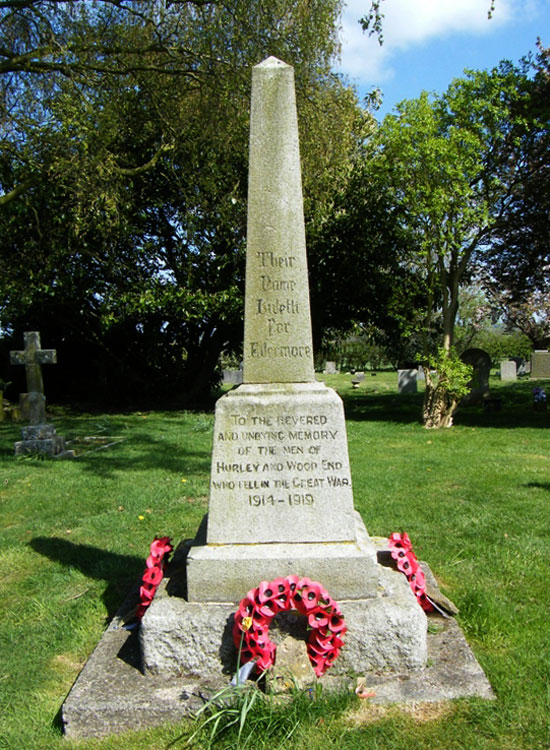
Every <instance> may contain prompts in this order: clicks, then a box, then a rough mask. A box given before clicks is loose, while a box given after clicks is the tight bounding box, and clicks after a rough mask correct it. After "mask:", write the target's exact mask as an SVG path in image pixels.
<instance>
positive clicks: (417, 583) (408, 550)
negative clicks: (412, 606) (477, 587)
mask: <svg viewBox="0 0 550 750" xmlns="http://www.w3.org/2000/svg"><path fill="white" fill-rule="evenodd" d="M388 542H389V547H390V553H391V556H392V557H393V559H394V560H395V562H396V563H397V569H398V570H400V571H401V572H402V573H404V574H405V575H406V576H407V580H408V581H409V585H410V587H411V589H412V591H413V594H414V595H415V596H416V599H417V601H418V603H419V604H420V606H421V607H422V609H423V610H424V611H425V612H432V611H433V609H434V606H433V602H432V601H431V600H430V599H429V598H428V596H427V595H426V578H425V576H424V573H423V571H422V568H421V567H420V563H419V562H418V559H417V557H416V555H415V554H414V552H413V549H412V542H411V540H410V537H409V535H408V534H407V532H406V531H404V532H403V533H402V534H399V532H397V531H395V532H394V533H393V534H390V536H389V538H388ZM439 611H441V610H439Z"/></svg>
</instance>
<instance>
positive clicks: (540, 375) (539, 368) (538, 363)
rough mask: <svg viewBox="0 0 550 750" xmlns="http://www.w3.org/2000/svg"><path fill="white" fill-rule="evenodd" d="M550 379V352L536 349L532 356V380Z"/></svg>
mask: <svg viewBox="0 0 550 750" xmlns="http://www.w3.org/2000/svg"><path fill="white" fill-rule="evenodd" d="M546 378H550V352H548V351H547V350H546V349H535V351H534V352H533V353H532V354H531V380H545V379H546Z"/></svg>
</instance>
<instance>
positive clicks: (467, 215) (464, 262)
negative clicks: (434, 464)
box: [369, 63, 525, 427]
mask: <svg viewBox="0 0 550 750" xmlns="http://www.w3.org/2000/svg"><path fill="white" fill-rule="evenodd" d="M524 82H525V71H524V70H523V69H520V68H517V67H515V66H513V65H512V64H510V63H501V64H500V66H499V67H498V68H496V69H494V70H492V71H490V72H487V71H478V72H470V73H468V74H467V77H466V78H464V79H458V80H455V81H453V82H452V84H451V85H450V86H449V88H448V90H447V91H446V93H445V94H444V95H442V96H441V97H437V98H435V99H433V100H430V98H429V97H428V95H427V94H426V93H424V94H422V95H421V96H420V98H419V99H416V100H411V101H406V102H403V103H402V104H401V105H399V106H398V108H397V109H398V114H397V115H389V116H387V117H386V118H385V120H384V122H383V124H382V125H381V127H380V130H379V132H378V134H377V137H376V138H375V139H374V142H373V149H372V154H371V155H370V157H369V171H370V173H372V175H373V176H374V179H375V180H376V181H377V182H379V183H380V184H387V185H388V186H389V189H390V190H391V193H392V203H393V205H395V206H396V207H399V212H400V214H401V216H402V219H401V221H402V223H403V228H404V231H406V232H407V233H408V234H409V236H410V239H411V252H410V253H408V254H407V255H405V256H404V258H403V261H402V262H403V263H404V264H408V265H410V266H412V267H414V268H415V269H417V270H421V272H422V275H423V278H424V281H425V284H426V289H427V299H428V303H427V305H426V307H425V309H424V318H423V321H422V324H421V329H422V331H423V332H424V338H425V343H424V347H423V349H424V350H423V356H424V359H425V364H426V365H427V366H426V371H427V378H426V397H425V404H424V415H423V419H424V424H425V426H427V427H439V426H444V425H450V424H452V416H453V413H454V411H455V410H456V407H457V405H458V403H459V396H460V390H461V386H460V383H461V382H462V379H463V377H464V373H462V368H461V365H460V363H459V360H458V358H457V357H456V354H455V353H454V349H453V336H454V329H455V322H456V318H457V313H458V305H459V290H460V285H461V284H463V283H465V282H468V281H469V280H470V279H471V278H472V277H473V275H474V273H475V271H476V270H477V269H478V268H479V265H480V263H481V261H482V259H483V257H484V255H485V252H486V249H487V244H488V241H489V238H490V236H491V232H492V231H493V229H494V227H495V225H496V224H497V223H498V221H499V219H500V217H501V216H503V215H505V213H506V211H507V209H508V206H509V204H510V202H511V200H512V196H513V194H514V188H515V185H516V182H517V180H518V177H519V176H518V170H517V166H516V162H515V159H516V156H517V150H516V143H517V140H516V135H517V132H518V130H519V128H520V123H521V122H524V121H523V120H520V117H518V116H517V115H516V116H515V117H514V112H517V108H516V109H514V104H515V103H516V102H517V101H518V100H519V99H521V97H522V96H523V91H524ZM435 323H439V324H440V326H441V331H442V333H441V339H440V350H438V351H437V352H434V351H433V350H432V351H431V352H430V349H429V340H428V334H429V332H430V331H432V330H433V327H434V324H435ZM430 364H431V365H435V364H437V365H438V366H439V368H440V371H443V370H444V372H445V376H444V378H443V380H442V379H441V378H440V381H439V383H436V382H433V381H432V378H431V375H430ZM453 372H455V373H456V377H457V385H456V387H455V386H454V385H453V383H452V373H453ZM461 373H462V374H461Z"/></svg>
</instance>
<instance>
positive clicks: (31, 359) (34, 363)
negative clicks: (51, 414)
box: [10, 331, 74, 458]
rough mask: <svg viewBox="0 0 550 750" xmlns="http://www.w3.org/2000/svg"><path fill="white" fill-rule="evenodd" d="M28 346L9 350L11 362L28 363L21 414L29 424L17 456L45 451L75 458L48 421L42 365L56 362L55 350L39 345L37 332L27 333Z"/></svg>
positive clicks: (16, 447)
mask: <svg viewBox="0 0 550 750" xmlns="http://www.w3.org/2000/svg"><path fill="white" fill-rule="evenodd" d="M24 341H25V349H24V350H23V351H16V352H10V362H11V364H12V365H25V371H26V377H27V388H28V393H22V394H21V401H20V403H21V414H22V415H25V417H26V418H27V419H28V420H29V422H30V426H29V427H24V428H23V431H22V432H23V440H21V441H19V442H17V443H15V455H16V456H22V455H25V454H33V453H44V454H46V455H49V456H57V457H60V456H63V457H71V458H72V457H74V452H72V451H66V450H65V441H64V439H63V438H62V437H61V436H60V435H56V434H55V429H54V428H53V426H52V425H49V424H46V399H45V396H44V383H43V381H42V371H41V369H40V365H43V364H55V363H56V361H57V358H56V356H57V355H56V352H55V349H41V348H40V334H39V333H38V331H27V332H26V333H25V334H24Z"/></svg>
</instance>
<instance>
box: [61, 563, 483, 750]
mask: <svg viewBox="0 0 550 750" xmlns="http://www.w3.org/2000/svg"><path fill="white" fill-rule="evenodd" d="M424 570H425V571H426V568H424ZM216 606H217V605H216ZM131 608H132V607H131V606H130V605H129V604H128V603H127V602H126V603H125V604H124V605H123V606H122V608H121V611H128V610H129V609H131ZM429 621H430V623H431V625H432V627H431V628H430V632H429V633H428V635H427V639H426V642H427V648H428V660H427V664H428V666H426V667H425V668H423V669H420V670H415V669H413V670H410V669H405V670H402V671H393V670H387V671H376V672H366V673H365V674H366V679H365V683H366V686H367V688H366V689H367V690H372V691H373V692H375V696H374V697H373V698H371V701H372V702H374V703H381V704H385V703H421V702H432V701H441V700H449V699H456V698H463V697H470V696H478V697H480V698H485V699H494V698H495V695H494V693H493V691H492V689H491V686H490V684H489V682H488V680H487V678H486V676H485V674H484V673H483V670H482V669H481V667H480V666H479V664H478V662H477V661H476V658H475V656H474V654H473V653H472V651H471V650H470V648H469V646H468V643H467V642H466V639H465V638H464V635H463V634H462V631H461V630H460V627H459V625H458V623H457V622H456V621H455V620H454V619H453V618H450V619H447V620H444V619H442V618H441V617H438V616H435V615H430V617H429ZM122 625H123V622H122V620H121V618H120V616H117V617H116V618H115V619H114V620H113V622H112V623H111V625H110V626H109V628H108V629H107V630H106V632H105V633H104V635H103V638H102V639H101V641H100V643H99V644H98V646H97V647H96V649H95V651H94V652H93V654H92V655H91V657H90V659H89V660H88V662H87V664H86V666H85V667H84V669H83V670H82V672H81V673H80V675H79V676H78V678H77V680H76V682H75V684H74V685H73V687H72V689H71V691H70V693H69V695H68V696H67V698H66V700H65V702H64V704H63V708H62V719H63V724H64V727H65V734H66V736H67V737H69V738H75V739H77V738H84V737H101V736H105V735H109V734H114V733H119V732H123V731H128V730H132V729H134V730H136V729H143V728H146V727H149V726H155V725H158V724H162V723H170V722H171V723H175V722H177V721H178V720H179V719H180V718H181V717H182V716H186V715H189V714H191V713H194V712H195V711H196V710H197V709H198V708H199V707H200V706H202V705H203V703H204V700H205V697H208V696H209V695H212V693H213V692H214V691H215V690H218V689H221V688H222V687H224V686H225V685H227V684H228V682H229V675H225V674H220V673H219V672H218V673H217V676H215V675H210V676H209V677H208V678H199V677H195V676H193V675H190V674H184V675H181V676H173V675H163V676H159V675H154V674H151V673H150V672H145V673H143V672H142V671H141V654H140V650H139V646H138V639H137V633H136V632H135V631H134V632H128V631H127V630H123V629H122ZM281 632H282V633H283V638H284V637H287V630H282V631H281ZM276 637H277V635H276V634H274V636H273V640H275V639H276ZM346 641H347V642H349V639H348V636H347V634H346ZM346 649H347V645H346V646H344V648H343V649H342V652H341V655H340V657H339V659H338V660H337V661H336V662H335V665H334V667H333V668H332V669H330V670H329V671H328V672H327V674H326V675H325V676H324V677H322V678H321V680H320V682H321V684H323V686H324V687H325V688H326V689H331V688H332V687H333V686H335V687H336V686H338V687H341V686H342V685H349V686H350V689H351V688H352V687H353V686H354V684H355V681H356V674H357V672H356V671H355V670H353V674H351V675H349V674H348V675H346V674H339V675H335V674H334V672H333V670H334V668H335V667H336V665H337V664H338V662H339V661H340V659H341V658H342V656H343V655H344V653H345V650H346Z"/></svg>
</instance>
